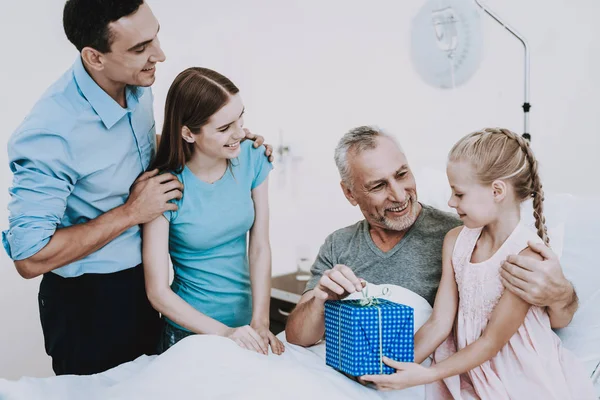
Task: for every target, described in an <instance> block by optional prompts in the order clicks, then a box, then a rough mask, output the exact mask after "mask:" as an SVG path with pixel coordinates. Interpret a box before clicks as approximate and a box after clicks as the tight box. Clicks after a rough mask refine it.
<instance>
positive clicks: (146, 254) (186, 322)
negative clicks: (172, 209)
mask: <svg viewBox="0 0 600 400" xmlns="http://www.w3.org/2000/svg"><path fill="white" fill-rule="evenodd" d="M142 237H143V240H142V262H143V264H144V275H145V280H146V293H147V295H148V299H149V300H150V303H151V304H152V307H154V309H155V310H156V311H158V312H160V313H161V314H163V315H165V316H167V317H168V318H169V319H170V320H171V321H173V322H175V323H177V324H178V325H180V326H183V327H184V328H187V329H189V330H190V331H192V332H195V333H208V334H215V335H221V336H224V335H225V333H226V331H227V330H228V329H229V327H228V326H226V325H224V324H222V323H220V322H219V321H217V320H215V319H212V318H210V317H208V316H206V315H204V314H202V313H201V312H199V311H197V310H196V309H195V308H194V307H192V306H191V305H189V304H188V303H187V302H186V301H185V300H183V299H182V298H181V297H179V296H178V295H176V294H175V293H174V292H173V291H172V290H171V287H170V286H169V221H167V219H166V218H165V217H163V216H160V217H158V218H156V219H155V220H153V221H151V222H148V223H146V224H144V225H143V226H142Z"/></svg>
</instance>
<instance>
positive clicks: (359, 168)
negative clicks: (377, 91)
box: [286, 126, 577, 367]
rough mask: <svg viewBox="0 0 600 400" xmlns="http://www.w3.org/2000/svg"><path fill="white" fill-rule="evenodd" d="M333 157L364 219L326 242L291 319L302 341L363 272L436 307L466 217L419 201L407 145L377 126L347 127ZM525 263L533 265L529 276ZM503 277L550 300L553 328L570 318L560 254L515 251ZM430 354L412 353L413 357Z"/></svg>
mask: <svg viewBox="0 0 600 400" xmlns="http://www.w3.org/2000/svg"><path fill="white" fill-rule="evenodd" d="M335 162H336V164H337V167H338V169H339V172H340V176H341V187H342V190H343V192H344V195H345V196H346V198H347V199H348V201H349V202H350V204H352V205H353V206H359V207H360V210H361V211H362V214H363V215H364V217H365V219H363V220H361V221H359V222H357V223H355V224H354V225H351V226H348V227H346V228H342V229H339V230H337V231H335V232H333V233H332V234H331V235H329V236H328V237H327V238H326V239H325V243H324V244H323V245H322V246H321V249H320V251H319V254H318V256H317V259H316V261H315V263H314V264H313V266H312V270H311V274H312V277H311V279H310V280H309V281H308V282H307V285H306V290H305V292H304V294H303V296H302V298H301V299H300V301H299V303H298V306H297V307H296V308H295V309H294V311H293V312H292V313H291V315H290V316H289V318H288V322H287V326H286V338H287V341H288V342H289V343H292V344H297V345H301V346H312V345H314V344H315V343H317V342H318V341H319V340H321V339H322V338H323V335H324V332H325V323H324V308H325V302H326V301H327V300H339V299H343V298H345V297H346V296H348V295H349V294H352V293H355V292H358V291H361V290H362V284H361V280H360V279H359V278H358V277H360V278H361V279H364V280H366V281H367V282H369V283H373V284H378V285H379V284H388V285H397V286H401V287H403V288H405V289H408V290H410V291H412V292H414V293H416V294H418V295H419V296H421V297H422V298H424V299H425V300H427V302H428V303H429V304H430V305H431V306H433V303H434V300H435V296H436V293H437V289H438V285H439V282H440V278H441V273H442V244H443V241H444V237H445V235H446V233H447V232H448V231H449V230H451V229H452V228H454V227H457V226H459V225H461V224H462V223H461V221H460V220H459V219H458V218H457V217H456V216H454V215H452V214H450V213H446V212H442V211H439V210H437V209H435V208H433V207H430V206H428V205H425V204H421V203H419V202H418V198H417V188H416V182H415V177H414V176H413V173H412V171H411V169H410V167H409V165H408V161H407V159H406V156H405V154H404V152H403V150H402V148H401V147H400V146H399V144H398V143H397V142H396V140H395V139H394V138H393V137H392V136H390V135H388V134H386V133H385V132H383V131H382V130H380V129H378V128H376V127H369V126H362V127H358V128H355V129H353V130H351V131H350V132H348V133H346V134H345V135H344V136H343V137H342V139H341V140H340V142H339V144H338V146H337V148H336V150H335ZM523 270H527V271H528V273H527V275H526V276H527V278H525V279H523V276H524V274H523V273H522V271H523ZM502 276H503V278H504V280H503V282H505V285H506V288H507V289H509V290H511V291H514V293H516V294H517V295H519V296H521V297H522V298H523V299H524V300H525V301H527V302H529V303H532V304H535V305H538V306H547V307H548V310H549V315H550V319H551V323H552V327H553V328H559V327H563V326H566V325H567V324H568V323H569V322H570V320H571V318H572V317H573V314H574V313H575V310H576V309H577V297H576V295H575V291H574V289H573V286H572V285H571V284H570V282H569V281H568V280H566V279H565V277H564V275H563V274H562V270H561V267H560V264H559V262H558V259H557V258H556V257H553V258H550V259H544V260H543V261H538V260H534V259H533V258H528V259H524V258H521V257H518V256H514V257H513V256H511V257H509V260H508V261H507V262H506V263H505V265H504V266H503V271H502ZM517 279H518V280H519V281H518V282H517ZM418 339H419V336H418V335H417V336H416V340H417V341H418ZM428 356H429V354H415V361H416V362H419V363H420V362H423V361H424V360H425V359H426V358H427V357H428ZM390 365H391V366H392V367H393V366H394V365H393V364H390Z"/></svg>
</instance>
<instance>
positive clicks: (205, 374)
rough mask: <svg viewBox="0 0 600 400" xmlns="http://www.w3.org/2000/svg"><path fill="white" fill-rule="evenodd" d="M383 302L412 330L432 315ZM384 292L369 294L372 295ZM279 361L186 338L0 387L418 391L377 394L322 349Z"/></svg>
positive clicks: (168, 394)
mask: <svg viewBox="0 0 600 400" xmlns="http://www.w3.org/2000/svg"><path fill="white" fill-rule="evenodd" d="M388 287H389V288H390V289H391V290H390V295H388V296H386V298H387V299H388V300H391V301H395V302H399V303H402V304H407V305H410V306H412V307H413V308H414V309H415V330H416V329H418V328H419V327H420V326H421V325H422V324H423V323H424V322H425V321H426V320H427V318H428V317H429V315H430V314H431V307H430V306H429V304H428V303H427V301H425V300H424V299H423V298H421V297H420V296H418V295H416V294H414V293H413V292H410V291H408V290H406V289H403V288H400V287H397V286H388ZM382 289H383V287H381V286H380V287H377V286H370V287H369V292H370V294H371V295H376V294H377V293H382ZM280 338H281V339H282V340H283V341H284V343H285V345H286V351H285V353H284V354H283V355H281V356H276V355H273V354H270V355H269V356H264V355H260V354H257V353H254V352H250V351H247V350H243V349H241V348H239V347H238V346H237V345H236V344H235V343H234V342H232V341H231V340H229V339H225V338H222V337H217V336H206V335H195V336H190V337H188V338H186V339H184V340H182V341H181V342H179V343H178V344H177V345H176V346H173V347H172V348H171V349H169V350H168V351H167V352H165V353H164V354H162V355H160V356H154V357H148V356H142V357H140V358H138V359H137V360H135V361H132V362H130V363H126V364H123V365H121V366H118V367H116V368H113V369H111V370H109V371H107V372H104V373H102V374H97V375H93V376H61V377H53V378H44V379H34V378H22V379H20V380H19V381H16V382H11V381H6V380H0V398H1V399H3V400H4V399H7V400H12V399H17V400H21V399H27V400H31V399H60V400H69V399H86V400H87V399H102V400H104V399H123V400H125V399H127V400H130V399H161V400H162V399H169V398H202V399H260V400H264V399H302V400H305V399H307V398H309V399H310V398H316V399H328V400H335V399H357V400H359V399H360V400H371V399H372V400H380V399H400V400H405V399H406V400H412V399H422V398H423V388H422V387H417V388H412V389H409V390H404V391H397V392H378V391H376V390H374V389H372V388H369V387H364V386H362V385H360V384H359V383H357V382H354V381H352V380H350V379H348V378H346V377H345V376H343V375H342V374H340V373H338V372H337V371H335V370H333V369H332V368H330V367H328V366H326V365H325V360H324V359H325V354H324V352H325V348H324V347H325V346H324V344H320V345H317V346H314V347H312V348H310V349H305V348H302V347H299V346H294V345H291V344H289V343H287V342H285V335H283V334H280Z"/></svg>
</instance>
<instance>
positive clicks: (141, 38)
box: [101, 3, 165, 86]
mask: <svg viewBox="0 0 600 400" xmlns="http://www.w3.org/2000/svg"><path fill="white" fill-rule="evenodd" d="M108 27H109V30H110V32H111V34H112V35H113V37H114V39H113V42H112V45H111V51H110V52H109V53H102V55H101V58H102V61H103V66H104V68H103V75H104V76H105V77H106V78H108V79H109V80H110V81H112V82H116V83H119V84H125V85H132V86H150V85H152V84H153V83H154V80H155V72H156V68H155V66H156V64H157V63H159V62H163V61H164V60H165V54H164V53H163V51H162V49H161V48H160V42H159V41H158V36H157V35H158V30H159V24H158V21H157V19H156V17H155V16H154V14H152V10H150V7H148V5H147V4H146V3H143V4H142V5H141V6H140V8H138V10H137V11H136V12H135V13H133V14H131V15H128V16H125V17H123V18H120V19H119V20H117V21H115V22H111V23H110V24H109V25H108Z"/></svg>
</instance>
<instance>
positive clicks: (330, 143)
mask: <svg viewBox="0 0 600 400" xmlns="http://www.w3.org/2000/svg"><path fill="white" fill-rule="evenodd" d="M422 4H423V3H422V1H420V0H408V1H397V0H381V1H377V2H365V1H359V0H328V1H317V0H302V1H300V0H287V1H276V0H253V1H239V0H238V1H232V0H229V1H220V2H197V1H191V0H190V1H184V0H170V1H166V0H154V1H151V2H150V5H151V6H152V8H153V9H154V12H155V14H156V15H157V17H158V18H159V20H160V22H161V34H160V38H161V41H162V45H163V48H164V50H165V51H166V53H167V58H168V60H167V62H166V63H165V64H163V65H161V66H160V67H159V69H158V72H157V75H158V78H157V82H156V84H155V86H154V90H155V95H156V104H155V108H156V117H157V122H158V124H159V125H160V124H161V122H162V104H163V102H164V98H165V96H166V92H167V89H168V86H169V84H170V82H171V81H172V79H173V78H174V76H175V75H176V74H177V73H178V72H180V71H181V70H183V69H184V68H186V67H188V66H193V65H200V66H206V67H210V68H213V69H216V70H218V71H220V72H222V73H224V74H225V75H227V76H229V77H230V78H231V79H232V80H234V81H235V82H236V83H237V84H238V86H239V87H240V89H241V90H242V95H243V97H244V100H245V103H246V108H247V111H248V112H247V119H246V121H247V126H249V127H251V128H252V130H253V131H255V132H257V133H260V134H262V135H264V136H266V137H267V139H268V141H269V142H270V143H274V144H278V140H279V139H278V138H279V131H280V130H283V132H284V138H285V139H286V141H287V144H291V146H292V149H293V151H294V152H295V153H296V155H297V156H300V157H302V159H303V160H302V162H300V163H296V165H295V166H294V169H295V172H294V173H293V174H292V175H289V174H288V175H287V176H286V175H284V174H283V173H282V172H283V170H284V169H285V168H283V167H284V166H283V165H281V164H280V165H278V166H277V168H276V170H275V172H274V173H273V175H272V182H273V184H272V196H271V199H272V200H271V201H272V207H271V209H272V246H273V260H274V272H275V273H278V274H279V273H285V272H289V271H293V270H294V268H295V266H294V260H295V252H296V248H297V246H299V245H303V246H308V247H309V248H310V249H311V251H312V252H313V253H314V252H316V251H317V249H318V246H319V245H320V243H321V242H322V240H323V239H324V237H325V236H326V235H327V234H328V233H329V232H331V231H332V230H334V229H336V228H339V227H341V226H344V225H347V224H349V223H351V222H353V221H354V220H356V219H357V218H358V217H359V213H358V212H357V210H355V209H353V208H351V207H350V206H349V205H348V204H347V203H346V201H345V199H344V198H343V196H342V194H341V192H340V190H339V187H338V176H337V171H336V169H335V166H334V163H333V160H332V154H333V148H334V147H335V144H336V142H337V140H338V139H339V137H340V136H341V134H343V133H344V132H345V131H347V130H348V129H349V128H352V127H354V126H356V125H362V124H373V123H376V124H378V125H380V126H383V127H386V128H387V129H388V130H390V131H392V132H394V133H395V134H397V135H398V137H399V139H400V140H401V142H402V144H403V147H404V148H405V150H406V152H407V154H408V156H409V160H410V161H411V162H412V164H413V167H416V168H421V167H424V166H435V167H442V166H443V164H444V160H445V157H446V153H447V151H448V149H449V148H450V146H451V145H452V143H454V142H455V141H456V140H457V139H458V138H459V137H460V136H462V135H464V134H466V133H468V132H470V131H472V130H475V129H478V128H482V127H484V126H499V125H502V126H505V127H509V128H511V129H513V130H516V131H521V130H522V112H521V109H520V105H521V104H522V64H521V63H522V48H521V47H520V45H519V43H518V42H516V41H515V40H514V39H513V38H512V37H511V36H510V35H509V34H508V33H507V32H506V31H504V30H503V29H502V28H500V27H499V26H498V25H496V24H495V23H493V22H492V21H491V20H490V19H489V18H486V17H483V18H484V19H483V21H484V24H483V26H484V33H485V39H484V40H485V46H484V49H485V50H484V51H485V54H484V60H483V62H482V64H481V66H480V68H479V70H478V71H477V73H476V75H475V76H474V77H473V78H472V79H471V80H470V81H469V82H468V83H467V84H466V85H465V86H462V87H460V88H458V89H456V90H454V91H442V90H438V89H434V88H431V87H429V86H427V85H425V84H424V83H422V82H421V81H420V79H419V77H418V75H417V74H416V72H415V71H414V70H413V68H412V65H411V61H410V59H409V54H410V48H409V43H410V40H409V32H410V22H411V19H412V17H413V16H414V15H415V14H416V13H417V11H418V10H419V8H420V7H421V5H422ZM488 4H489V5H490V6H491V7H492V8H493V9H495V10H496V11H497V12H498V13H499V14H500V15H502V16H503V17H504V18H506V19H507V20H508V21H509V22H510V23H511V24H512V25H513V26H515V27H516V28H517V29H518V30H519V31H520V32H521V33H523V34H524V35H525V36H526V37H527V38H528V39H529V42H530V44H531V47H532V66H531V68H532V82H531V93H532V95H531V103H532V104H533V109H532V113H531V132H532V134H533V140H534V141H533V145H534V148H535V151H536V153H537V155H538V158H539V159H540V162H541V165H542V172H543V179H544V183H545V186H546V188H547V189H548V190H552V191H560V192H564V191H568V192H571V193H576V194H599V193H600V188H599V187H598V185H595V184H592V182H593V181H597V178H596V177H597V176H598V174H599V173H600V164H599V162H598V161H596V160H597V158H596V156H597V152H598V150H599V149H600V146H599V144H600V112H599V110H600V101H599V100H598V97H597V94H596V91H595V89H597V88H600V76H599V75H598V71H600V56H599V53H600V51H599V50H600V27H599V26H598V25H597V23H596V21H595V19H596V18H597V15H598V12H599V11H600V3H598V2H597V1H596V0H569V1H567V0H529V1H527V2H524V1H520V0H504V1H500V0H489V1H488ZM62 5H63V2H62V1H51V2H50V1H41V0H38V1H37V2H33V3H32V2H2V3H1V4H0V41H1V42H0V43H1V47H0V49H1V53H0V54H1V57H2V60H1V63H0V69H1V71H2V73H1V74H0V87H1V88H2V96H1V98H0V121H2V129H1V130H0V132H1V133H0V135H1V139H0V141H1V142H2V143H6V141H7V140H8V137H9V135H10V133H11V132H12V131H13V130H14V128H15V127H16V126H17V125H18V124H19V123H20V121H21V120H22V118H23V117H24V116H25V115H26V114H27V112H28V110H29V109H30V108H31V106H32V105H33V103H34V102H35V100H36V99H37V98H38V97H39V95H40V94H41V93H42V91H43V90H44V89H45V88H46V87H47V86H49V85H50V84H51V83H52V82H53V81H54V79H56V78H57V77H58V76H59V75H60V74H61V73H62V72H63V71H64V70H65V69H66V68H68V67H69V65H70V64H71V63H72V61H73V60H74V57H75V56H76V52H75V50H74V49H73V48H71V45H70V44H69V43H68V42H67V40H66V39H65V38H64V34H63V32H62V26H61V20H62ZM0 165H3V167H2V168H0V187H1V188H3V189H2V190H1V193H2V195H1V197H0V199H1V200H0V201H1V203H2V204H1V205H0V209H1V210H2V211H0V227H2V229H4V228H5V227H6V226H7V212H6V203H7V202H8V194H7V190H6V189H7V188H8V186H9V185H10V182H11V175H10V172H9V170H8V168H7V166H6V152H5V151H1V152H0ZM291 167H293V166H292V165H287V169H288V170H290V169H291ZM290 177H292V178H294V179H293V185H291V184H290V179H291V178H290ZM286 182H287V183H286ZM0 263H1V265H0V315H2V323H1V324H0V377H6V378H17V377H19V376H21V375H31V376H47V375H50V374H51V373H52V372H51V368H50V361H49V358H48V357H47V356H46V355H45V352H44V349H43V341H42V335H41V328H40V323H39V316H38V310H37V300H36V296H37V288H38V285H39V280H37V279H36V280H32V281H25V280H23V279H21V278H20V277H19V276H18V275H17V273H16V272H15V270H14V268H13V266H12V263H11V261H10V260H9V259H8V257H7V256H6V255H5V254H4V252H0Z"/></svg>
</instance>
